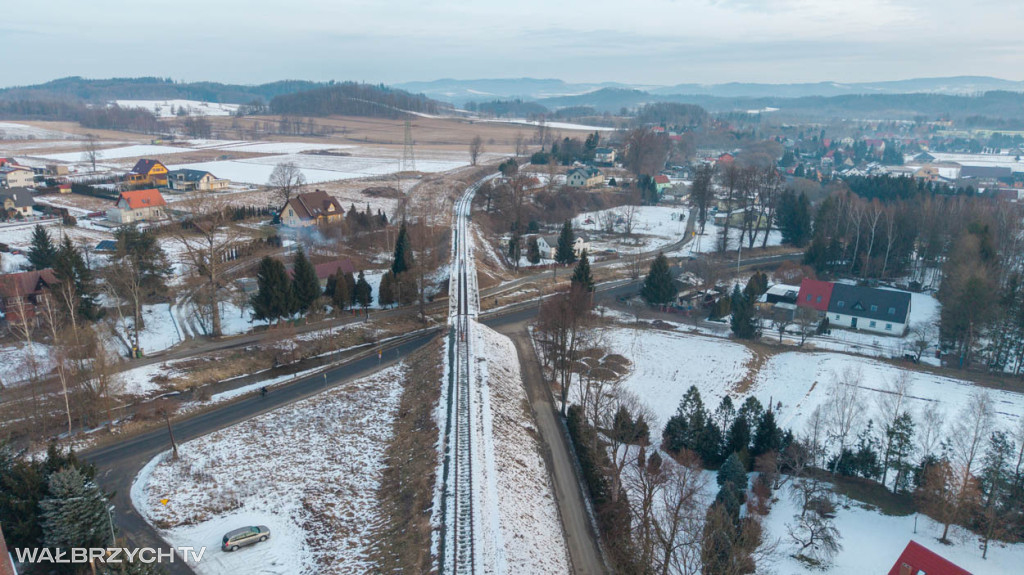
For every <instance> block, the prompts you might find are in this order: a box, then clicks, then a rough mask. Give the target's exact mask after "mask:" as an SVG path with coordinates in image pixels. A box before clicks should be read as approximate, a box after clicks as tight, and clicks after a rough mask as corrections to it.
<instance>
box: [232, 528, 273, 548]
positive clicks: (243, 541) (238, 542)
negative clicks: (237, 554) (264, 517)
mask: <svg viewBox="0 0 1024 575" xmlns="http://www.w3.org/2000/svg"><path fill="white" fill-rule="evenodd" d="M269 538H270V528H269V527H267V526H266V525H253V526H251V527H242V528H240V529H235V530H233V531H228V532H227V533H225V534H224V541H223V543H222V545H221V549H222V550H224V551H237V550H238V548H239V547H245V546H246V545H252V544H254V543H259V542H261V541H266V540H267V539H269Z"/></svg>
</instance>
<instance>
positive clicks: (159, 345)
mask: <svg viewBox="0 0 1024 575" xmlns="http://www.w3.org/2000/svg"><path fill="white" fill-rule="evenodd" d="M142 319H143V325H145V326H146V328H145V329H144V330H143V331H142V333H141V334H139V346H141V347H142V350H143V352H145V353H149V354H152V353H156V352H158V351H164V350H166V349H168V348H170V347H171V346H174V345H176V344H178V343H181V342H182V341H183V338H182V334H181V333H180V332H179V331H178V328H177V325H176V323H175V321H174V318H173V316H172V315H171V305H170V304H166V303H161V304H155V305H146V306H142Z"/></svg>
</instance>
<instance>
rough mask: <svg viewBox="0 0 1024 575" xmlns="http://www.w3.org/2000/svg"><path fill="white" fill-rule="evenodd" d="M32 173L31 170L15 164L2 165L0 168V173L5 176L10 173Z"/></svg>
mask: <svg viewBox="0 0 1024 575" xmlns="http://www.w3.org/2000/svg"><path fill="white" fill-rule="evenodd" d="M32 171H33V170H32V168H30V167H28V166H19V165H17V164H3V165H2V166H0V172H3V173H5V174H8V173H11V172H32Z"/></svg>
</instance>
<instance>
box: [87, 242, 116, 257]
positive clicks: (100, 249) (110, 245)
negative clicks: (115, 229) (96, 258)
mask: <svg viewBox="0 0 1024 575" xmlns="http://www.w3.org/2000/svg"><path fill="white" fill-rule="evenodd" d="M92 251H93V252H95V253H98V254H112V253H115V252H117V242H116V241H115V240H101V241H100V243H98V244H96V247H94V248H93V249H92Z"/></svg>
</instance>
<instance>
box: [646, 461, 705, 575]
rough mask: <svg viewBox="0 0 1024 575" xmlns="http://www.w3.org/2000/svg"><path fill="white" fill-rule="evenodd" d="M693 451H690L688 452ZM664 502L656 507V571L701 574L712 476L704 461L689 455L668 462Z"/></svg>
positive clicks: (663, 574) (663, 492) (666, 574)
mask: <svg viewBox="0 0 1024 575" xmlns="http://www.w3.org/2000/svg"><path fill="white" fill-rule="evenodd" d="M686 453H689V452H686ZM665 467H666V468H667V469H666V471H665V475H666V480H665V484H664V488H663V489H662V491H661V499H660V505H656V506H655V511H654V516H653V524H654V535H655V541H654V544H655V553H654V565H653V567H654V570H655V571H654V572H655V573H659V574H660V575H670V574H671V575H697V574H698V573H700V567H701V564H700V542H701V537H702V536H703V533H704V518H705V513H704V509H705V508H707V504H708V501H707V499H708V498H707V495H706V492H707V485H708V476H707V474H705V473H703V471H702V469H701V466H700V461H699V460H697V459H696V458H695V456H694V457H692V458H686V459H684V460H683V461H682V462H680V463H679V464H675V463H667V464H665Z"/></svg>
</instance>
